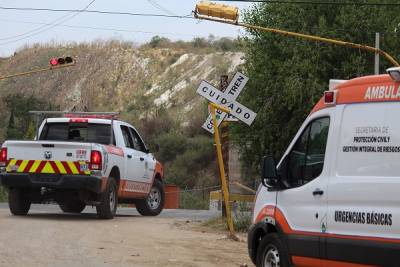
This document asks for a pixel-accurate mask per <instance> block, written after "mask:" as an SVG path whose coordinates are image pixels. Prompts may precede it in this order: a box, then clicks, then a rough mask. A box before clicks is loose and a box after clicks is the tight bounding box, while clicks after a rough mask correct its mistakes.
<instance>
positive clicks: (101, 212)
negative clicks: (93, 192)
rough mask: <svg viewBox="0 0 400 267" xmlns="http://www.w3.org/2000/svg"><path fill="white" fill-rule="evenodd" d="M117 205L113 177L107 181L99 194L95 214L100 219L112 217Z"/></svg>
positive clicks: (116, 188)
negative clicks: (104, 188) (98, 202)
mask: <svg viewBox="0 0 400 267" xmlns="http://www.w3.org/2000/svg"><path fill="white" fill-rule="evenodd" d="M117 206H118V187H117V182H116V181H115V179H114V178H112V177H110V178H108V181H107V186H106V190H104V192H103V193H101V195H100V204H99V205H97V206H96V211H97V216H98V217H99V218H100V219H113V218H114V216H115V214H116V212H117Z"/></svg>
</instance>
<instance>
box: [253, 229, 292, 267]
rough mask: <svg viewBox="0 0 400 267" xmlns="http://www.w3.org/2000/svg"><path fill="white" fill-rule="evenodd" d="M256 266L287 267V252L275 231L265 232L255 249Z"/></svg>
mask: <svg viewBox="0 0 400 267" xmlns="http://www.w3.org/2000/svg"><path fill="white" fill-rule="evenodd" d="M256 260H257V264H256V266H257V267H267V266H280V267H289V266H290V265H289V253H288V250H287V249H286V247H285V245H284V244H283V243H282V241H281V239H280V238H279V236H278V235H277V234H276V233H270V234H267V235H266V236H265V237H264V238H263V239H262V240H261V243H260V245H259V246H258V249H257V259H256Z"/></svg>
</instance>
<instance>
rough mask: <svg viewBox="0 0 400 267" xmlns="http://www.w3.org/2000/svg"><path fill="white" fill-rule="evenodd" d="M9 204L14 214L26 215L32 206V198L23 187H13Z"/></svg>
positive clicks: (9, 196)
mask: <svg viewBox="0 0 400 267" xmlns="http://www.w3.org/2000/svg"><path fill="white" fill-rule="evenodd" d="M8 206H9V207H10V211H11V213H12V214H13V215H16V216H25V215H26V214H28V211H29V209H30V208H31V200H30V199H29V196H28V194H27V191H26V190H24V189H21V188H13V189H10V191H9V192H8Z"/></svg>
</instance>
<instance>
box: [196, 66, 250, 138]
mask: <svg viewBox="0 0 400 267" xmlns="http://www.w3.org/2000/svg"><path fill="white" fill-rule="evenodd" d="M248 80H249V78H247V77H246V76H245V75H243V74H242V73H240V72H237V73H236V74H235V76H234V77H233V79H232V81H231V82H230V83H229V85H228V87H227V88H226V90H225V92H222V91H220V90H218V89H217V88H215V87H214V86H212V85H211V84H209V83H208V82H206V81H202V82H201V83H200V86H199V88H198V89H197V91H196V92H197V93H198V94H199V95H201V96H203V97H205V98H206V99H207V100H209V101H211V102H213V103H215V104H217V105H222V106H224V107H226V108H228V109H229V110H230V114H231V115H233V116H235V117H236V118H237V119H239V120H241V121H243V122H244V123H246V124H247V125H251V124H252V123H253V121H254V119H255V118H256V116H257V114H256V113H255V112H254V111H252V110H251V109H249V108H247V107H245V106H243V105H242V104H240V103H238V102H236V98H237V97H238V96H239V94H240V92H241V91H242V90H243V88H244V86H245V85H246V83H247V81H248ZM227 115H228V114H226V113H225V112H222V111H219V110H217V126H219V125H220V124H221V122H222V121H223V120H224V119H225V118H226V117H227ZM203 128H204V129H205V130H207V131H209V132H210V133H214V128H213V122H212V118H211V115H209V116H208V118H207V120H206V122H205V123H204V124H203Z"/></svg>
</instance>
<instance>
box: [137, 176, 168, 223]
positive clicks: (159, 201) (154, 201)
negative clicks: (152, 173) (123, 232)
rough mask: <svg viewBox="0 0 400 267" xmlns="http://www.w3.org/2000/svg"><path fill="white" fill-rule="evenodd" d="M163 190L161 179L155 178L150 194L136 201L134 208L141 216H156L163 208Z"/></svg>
mask: <svg viewBox="0 0 400 267" xmlns="http://www.w3.org/2000/svg"><path fill="white" fill-rule="evenodd" d="M164 202H165V192H164V187H163V184H162V182H161V181H159V180H155V181H154V184H153V186H152V187H151V190H150V194H149V195H148V196H147V197H146V198H145V199H139V200H138V201H137V202H136V210H137V211H138V212H139V213H140V214H141V215H142V216H157V215H158V214H160V213H161V211H162V210H163V208H164Z"/></svg>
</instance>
